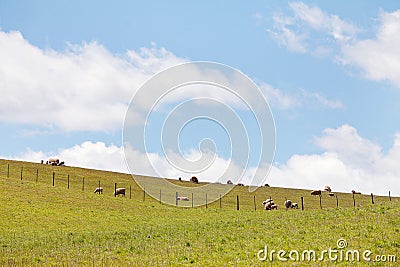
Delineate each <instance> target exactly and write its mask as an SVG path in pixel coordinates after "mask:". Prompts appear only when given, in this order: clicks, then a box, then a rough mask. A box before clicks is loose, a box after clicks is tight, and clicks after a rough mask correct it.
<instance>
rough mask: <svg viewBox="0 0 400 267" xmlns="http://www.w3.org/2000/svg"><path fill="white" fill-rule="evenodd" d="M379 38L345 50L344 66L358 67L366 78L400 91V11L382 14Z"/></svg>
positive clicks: (367, 40)
mask: <svg viewBox="0 0 400 267" xmlns="http://www.w3.org/2000/svg"><path fill="white" fill-rule="evenodd" d="M379 21H380V26H379V28H378V30H377V32H376V36H375V37H374V38H371V39H365V40H357V41H354V42H352V43H348V44H347V45H344V46H343V47H342V55H341V56H340V58H341V62H342V63H343V64H346V65H355V66H357V67H359V68H360V69H361V70H362V71H363V72H364V73H365V76H366V78H368V79H370V80H374V81H385V80H386V81H390V82H392V83H393V84H395V85H396V86H397V87H400V53H399V47H400V10H397V11H395V12H392V13H387V12H381V14H380V19H379Z"/></svg>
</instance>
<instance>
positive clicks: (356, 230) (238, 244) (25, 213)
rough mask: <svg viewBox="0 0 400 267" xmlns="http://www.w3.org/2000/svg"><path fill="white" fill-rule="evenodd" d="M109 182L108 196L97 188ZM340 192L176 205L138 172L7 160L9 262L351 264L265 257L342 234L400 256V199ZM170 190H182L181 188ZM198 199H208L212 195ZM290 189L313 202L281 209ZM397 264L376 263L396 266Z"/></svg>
mask: <svg viewBox="0 0 400 267" xmlns="http://www.w3.org/2000/svg"><path fill="white" fill-rule="evenodd" d="M7 164H9V166H10V173H9V177H7ZM21 167H23V178H22V180H21V179H20V169H21ZM36 170H39V180H38V181H37V182H36ZM53 172H55V185H54V186H52V173H53ZM68 175H69V176H70V188H69V189H67V178H68ZM83 177H84V178H85V189H84V191H82V178H83ZM148 179H152V178H148ZM153 179H154V178H153ZM99 180H100V181H101V186H102V187H103V188H104V194H103V195H98V194H94V193H93V190H94V188H95V187H97V186H98V181H99ZM154 182H155V183H156V182H157V180H156V179H154ZM173 182H174V183H181V184H183V185H185V186H186V185H187V186H193V185H192V184H190V183H188V182H179V181H173ZM114 183H117V184H118V186H124V187H127V188H129V186H130V187H131V189H132V198H131V199H130V198H129V195H128V194H127V196H126V197H125V198H124V197H114V196H113V190H114ZM217 186H222V185H217ZM169 195H170V196H169ZM254 195H255V196H256V200H257V203H256V204H257V206H256V208H257V210H256V211H255V210H254V203H253V201H254ZM236 196H239V198H240V210H239V211H237V210H236ZM269 196H272V198H273V199H274V200H275V202H277V203H278V205H279V206H280V208H279V209H278V210H274V211H265V210H261V201H262V200H263V199H265V198H267V197H269ZM338 196H339V201H340V203H339V206H340V207H339V208H336V200H335V199H332V198H329V197H328V196H327V195H323V197H322V203H323V209H320V202H319V197H314V196H311V195H310V194H309V191H307V190H295V189H285V188H274V187H270V188H266V187H263V188H260V189H259V190H257V191H256V192H255V193H249V192H248V190H247V188H246V187H235V188H233V189H232V191H231V192H230V193H229V194H228V195H226V196H224V197H223V198H222V208H220V206H219V202H218V201H217V202H214V203H210V204H209V205H208V207H207V208H205V206H200V207H197V208H191V207H186V208H176V207H174V206H170V205H164V204H160V203H159V201H158V200H156V199H153V198H150V197H149V196H147V197H146V198H145V199H144V201H143V190H142V189H141V188H140V187H139V186H138V185H137V184H136V183H135V181H134V180H133V179H132V178H131V176H130V175H126V174H119V173H113V172H103V171H96V170H87V169H81V168H73V167H52V166H44V165H41V164H34V163H26V162H15V161H4V160H0V214H1V216H0V266H186V265H193V266H259V265H260V266H265V265H267V266H287V265H288V264H294V265H296V266H310V265H311V266H320V265H324V266H326V265H329V264H333V265H334V266H348V265H349V262H333V263H332V262H330V261H329V260H325V261H323V263H321V262H318V261H316V262H313V261H312V262H280V261H277V260H275V261H274V262H273V263H271V262H270V261H265V262H262V261H260V260H259V259H258V258H257V253H258V251H259V250H260V249H263V248H264V247H265V246H266V245H267V246H268V247H269V248H270V249H275V250H279V249H283V250H286V251H290V250H291V249H297V250H305V249H315V250H316V251H322V250H324V249H327V248H329V247H332V248H334V247H335V246H336V242H337V240H338V239H339V238H343V239H345V240H346V241H347V242H348V247H349V248H352V249H360V250H366V249H369V250H371V251H373V253H374V254H385V255H399V249H400V239H399V236H400V235H399V234H400V221H399V220H398V217H399V215H400V205H399V199H398V198H392V201H391V202H389V199H388V197H375V203H376V204H375V205H372V204H371V198H370V196H369V195H357V196H356V197H357V198H356V207H353V199H352V195H351V194H345V193H339V194H338ZM163 197H171V198H174V197H175V192H164V193H163ZM195 197H196V199H198V200H197V201H199V203H200V202H201V201H202V196H195ZM285 197H286V198H290V199H292V200H294V201H297V202H298V201H299V199H300V197H303V198H304V203H305V210H304V211H302V210H300V209H299V210H288V211H286V210H285V209H283V208H281V207H282V206H283V205H282V204H283V201H284V200H285ZM179 204H180V205H181V203H179ZM351 264H352V265H354V266H363V264H365V263H363V262H360V263H357V262H353V263H351ZM380 264H381V265H380ZM390 264H392V263H387V262H386V263H377V262H375V263H374V266H375V265H378V266H379V265H380V266H395V263H394V264H392V265H390Z"/></svg>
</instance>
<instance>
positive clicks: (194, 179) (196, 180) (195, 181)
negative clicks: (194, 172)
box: [190, 176, 199, 184]
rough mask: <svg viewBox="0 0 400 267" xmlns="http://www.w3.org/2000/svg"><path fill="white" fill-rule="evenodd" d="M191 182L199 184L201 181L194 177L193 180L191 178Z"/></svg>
mask: <svg viewBox="0 0 400 267" xmlns="http://www.w3.org/2000/svg"><path fill="white" fill-rule="evenodd" d="M190 182H192V183H195V184H198V183H199V179H197V177H196V176H192V178H190Z"/></svg>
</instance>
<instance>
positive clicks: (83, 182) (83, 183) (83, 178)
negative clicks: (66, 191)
mask: <svg viewBox="0 0 400 267" xmlns="http://www.w3.org/2000/svg"><path fill="white" fill-rule="evenodd" d="M82 192H85V177H82Z"/></svg>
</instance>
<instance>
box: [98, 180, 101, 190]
mask: <svg viewBox="0 0 400 267" xmlns="http://www.w3.org/2000/svg"><path fill="white" fill-rule="evenodd" d="M100 187H101V184H100V180H99V186H98V188H100Z"/></svg>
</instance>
